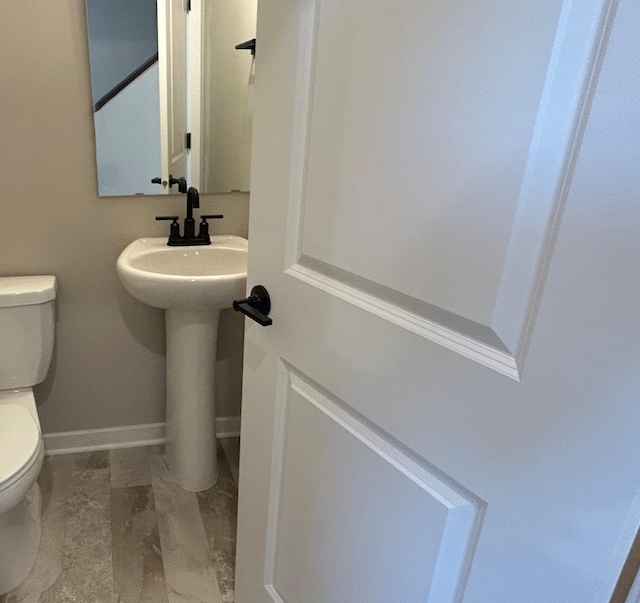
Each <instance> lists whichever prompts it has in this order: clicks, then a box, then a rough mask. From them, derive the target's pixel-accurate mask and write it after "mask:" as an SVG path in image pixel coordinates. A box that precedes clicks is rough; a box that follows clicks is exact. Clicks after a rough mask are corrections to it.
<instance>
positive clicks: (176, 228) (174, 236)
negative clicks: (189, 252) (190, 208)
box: [156, 216, 182, 245]
mask: <svg viewBox="0 0 640 603" xmlns="http://www.w3.org/2000/svg"><path fill="white" fill-rule="evenodd" d="M179 217H180V216H156V220H172V222H171V226H170V227H169V242H168V243H167V244H168V245H171V244H172V243H173V242H174V241H179V240H180V239H182V237H181V236H180V224H178V218H179Z"/></svg>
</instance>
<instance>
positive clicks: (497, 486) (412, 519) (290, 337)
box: [236, 0, 640, 603]
mask: <svg viewBox="0 0 640 603" xmlns="http://www.w3.org/2000/svg"><path fill="white" fill-rule="evenodd" d="M639 21H640V5H639V4H638V3H637V2H634V1H633V0H622V2H621V3H620V6H618V3H617V2H616V1H615V0H584V1H582V2H571V1H570V0H564V1H563V0H548V1H546V2H530V1H529V0H508V1H506V0H479V1H476V2H457V1H454V2H452V1H451V0H396V1H394V2H376V3H371V2H370V1H369V0H281V1H280V2H263V3H261V4H260V5H259V15H258V39H259V44H260V46H259V48H260V50H259V53H258V56H257V66H256V83H255V117H254V120H255V121H254V146H253V167H252V170H253V172H252V182H251V191H252V199H251V218H250V239H251V245H250V260H249V278H248V281H249V282H248V284H249V287H251V286H253V285H256V284H262V285H264V286H266V288H267V289H268V290H269V292H270V294H271V303H272V311H271V317H272V318H273V326H270V327H268V328H262V327H260V326H258V325H257V324H255V323H253V322H250V321H247V329H246V339H245V373H244V399H243V418H242V448H241V468H240V506H239V535H238V560H237V585H236V601H237V603H266V602H272V601H276V602H285V603H426V602H428V603H453V602H458V601H465V603H587V602H594V601H596V602H599V603H604V602H606V601H608V600H609V596H610V595H611V592H612V590H613V587H614V585H615V581H616V579H617V576H618V572H619V570H620V568H621V566H622V563H623V561H624V559H625V556H626V553H627V551H628V548H629V545H630V544H631V541H632V539H633V536H634V535H635V532H636V530H637V527H638V524H639V523H640V497H639V495H638V494H639V485H640V463H639V462H638V459H639V458H640V437H638V434H639V428H640V404H638V392H639V391H640V370H639V366H638V359H639V358H640V305H639V303H638V299H639V297H640V257H639V254H638V241H639V240H640V204H639V203H638V200H637V197H638V191H640V171H639V170H638V167H637V158H638V157H640V103H639V102H638V90H640V64H639V63H638V61H637V60H636V59H637V56H638V52H639V51H640V43H639V41H638V36H637V24H638V22H639Z"/></svg>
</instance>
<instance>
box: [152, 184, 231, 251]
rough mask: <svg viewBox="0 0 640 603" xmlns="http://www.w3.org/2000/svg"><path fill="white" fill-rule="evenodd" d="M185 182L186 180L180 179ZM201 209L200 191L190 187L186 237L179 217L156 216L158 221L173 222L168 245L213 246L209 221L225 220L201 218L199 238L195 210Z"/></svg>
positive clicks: (218, 217)
mask: <svg viewBox="0 0 640 603" xmlns="http://www.w3.org/2000/svg"><path fill="white" fill-rule="evenodd" d="M180 180H184V178H180ZM182 188H186V180H185V181H184V187H182V186H181V187H180V190H181V191H182ZM199 207H200V195H199V194H198V190H197V189H196V188H194V187H193V186H190V187H189V189H188V190H187V217H186V218H185V219H184V235H183V236H180V224H179V223H178V219H179V216H156V220H171V221H172V222H171V226H170V229H169V240H168V241H167V245H170V246H186V245H211V237H210V236H209V223H208V222H207V220H219V219H221V218H223V217H224V216H222V215H219V214H217V215H206V216H200V219H201V220H202V221H201V222H200V229H199V232H198V236H196V234H195V233H196V221H195V220H194V218H193V210H194V208H195V209H198V208H199Z"/></svg>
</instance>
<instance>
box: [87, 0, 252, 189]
mask: <svg viewBox="0 0 640 603" xmlns="http://www.w3.org/2000/svg"><path fill="white" fill-rule="evenodd" d="M86 2H87V21H88V34H89V56H90V62H91V88H92V96H93V108H94V123H95V133H96V163H97V166H98V191H99V194H100V196H122V195H145V194H146V195H157V194H164V193H167V194H171V193H177V192H178V188H177V186H176V185H173V184H172V179H176V180H177V179H178V178H180V177H182V176H184V177H186V178H187V181H188V182H189V185H190V186H195V187H196V188H198V189H199V190H200V191H201V192H205V193H224V192H231V191H248V190H249V173H250V160H251V125H252V98H253V72H254V59H255V50H256V47H255V30H256V11H257V0H135V1H132V0H86ZM236 47H239V48H236ZM152 181H153V182H152Z"/></svg>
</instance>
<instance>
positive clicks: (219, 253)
mask: <svg viewBox="0 0 640 603" xmlns="http://www.w3.org/2000/svg"><path fill="white" fill-rule="evenodd" d="M247 246H248V243H247V240H246V239H243V238H241V237H236V236H212V237H211V245H198V246H188V247H168V246H167V239H166V238H146V239H138V240H137V241H134V242H133V243H131V245H129V246H128V247H127V248H126V249H125V250H124V251H123V252H122V253H121V254H120V257H119V258H118V262H117V270H118V275H119V277H120V280H121V281H122V284H123V285H124V287H125V288H126V289H127V291H128V292H129V293H131V295H133V297H135V298H136V299H138V300H139V301H141V302H143V303H145V304H148V305H150V306H154V307H155V308H164V309H165V310H166V314H165V317H166V325H167V419H166V420H167V443H166V446H165V457H166V460H167V465H168V467H169V470H170V471H171V474H172V475H173V477H174V478H175V480H176V481H177V482H178V483H179V484H180V485H181V486H182V487H183V488H185V489H187V490H194V491H199V490H205V489H207V488H209V487H210V486H212V485H213V484H214V483H215V481H216V479H217V475H218V463H217V454H216V436H215V399H214V385H215V384H214V365H215V359H216V342H217V337H218V319H219V316H220V310H221V309H222V308H229V307H231V304H232V302H233V300H234V299H240V298H243V297H245V289H246V281H247Z"/></svg>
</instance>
